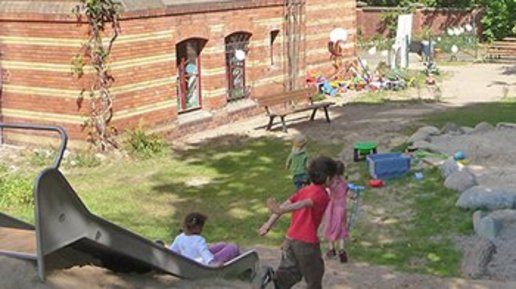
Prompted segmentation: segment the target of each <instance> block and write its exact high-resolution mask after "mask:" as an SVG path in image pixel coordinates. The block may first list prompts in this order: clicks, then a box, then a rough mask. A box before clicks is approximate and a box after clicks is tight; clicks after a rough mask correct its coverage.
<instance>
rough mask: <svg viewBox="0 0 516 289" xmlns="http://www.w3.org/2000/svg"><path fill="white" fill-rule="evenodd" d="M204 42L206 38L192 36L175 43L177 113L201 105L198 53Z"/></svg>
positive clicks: (199, 59)
mask: <svg viewBox="0 0 516 289" xmlns="http://www.w3.org/2000/svg"><path fill="white" fill-rule="evenodd" d="M205 44H206V40H204V39H198V38H193V39H187V40H185V41H182V42H180V43H178V44H177V45H176V60H177V72H178V75H177V108H178V112H179V113H181V112H186V111H191V110H194V109H199V108H201V107H202V97H201V56H200V54H201V50H202V48H203V47H204V45H205Z"/></svg>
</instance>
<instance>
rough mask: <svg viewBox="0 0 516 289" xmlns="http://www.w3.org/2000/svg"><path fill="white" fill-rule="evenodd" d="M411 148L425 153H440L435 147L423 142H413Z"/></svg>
mask: <svg viewBox="0 0 516 289" xmlns="http://www.w3.org/2000/svg"><path fill="white" fill-rule="evenodd" d="M412 147H413V148H416V149H418V150H426V151H430V152H435V153H440V151H439V148H438V147H437V146H436V145H434V144H432V143H429V142H427V141H424V140H418V141H415V142H414V143H413V144H412Z"/></svg>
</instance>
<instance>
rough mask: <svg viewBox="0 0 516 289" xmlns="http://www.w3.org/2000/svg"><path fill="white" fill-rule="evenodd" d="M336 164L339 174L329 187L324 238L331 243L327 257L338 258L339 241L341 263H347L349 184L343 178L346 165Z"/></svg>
mask: <svg viewBox="0 0 516 289" xmlns="http://www.w3.org/2000/svg"><path fill="white" fill-rule="evenodd" d="M336 164H337V172H336V174H335V176H333V177H332V180H331V184H330V187H329V189H330V203H329V204H328V206H327V207H326V211H325V212H324V220H325V222H324V224H325V226H324V236H325V238H326V240H328V241H329V242H330V250H329V251H328V252H327V253H326V257H328V258H333V257H336V256H337V253H336V251H335V242H337V241H339V259H340V262H341V263H346V262H347V261H348V256H347V254H346V251H345V250H344V239H346V238H347V237H348V229H347V225H346V223H347V217H346V216H347V209H346V204H347V195H348V184H347V182H346V180H345V179H344V177H343V174H344V164H343V163H342V162H341V161H337V162H336Z"/></svg>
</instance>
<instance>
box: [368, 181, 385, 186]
mask: <svg viewBox="0 0 516 289" xmlns="http://www.w3.org/2000/svg"><path fill="white" fill-rule="evenodd" d="M383 185H385V183H384V182H383V181H382V180H379V179H372V180H370V181H369V186H370V187H373V188H381V187H383Z"/></svg>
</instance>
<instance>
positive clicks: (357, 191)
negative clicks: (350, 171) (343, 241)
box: [347, 183, 365, 232]
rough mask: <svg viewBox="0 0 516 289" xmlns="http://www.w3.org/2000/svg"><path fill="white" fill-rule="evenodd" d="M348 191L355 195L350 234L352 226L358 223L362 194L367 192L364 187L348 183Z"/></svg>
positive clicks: (349, 228) (349, 224) (352, 197)
mask: <svg viewBox="0 0 516 289" xmlns="http://www.w3.org/2000/svg"><path fill="white" fill-rule="evenodd" d="M348 189H349V190H350V191H351V193H352V194H353V195H351V199H352V200H353V201H354V202H353V205H352V207H351V213H350V216H349V221H348V224H347V225H348V232H350V230H351V228H352V226H353V225H354V224H355V223H356V220H357V218H358V211H359V210H358V209H359V207H360V192H361V191H363V190H365V187H364V186H359V185H355V184H352V183H348Z"/></svg>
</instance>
